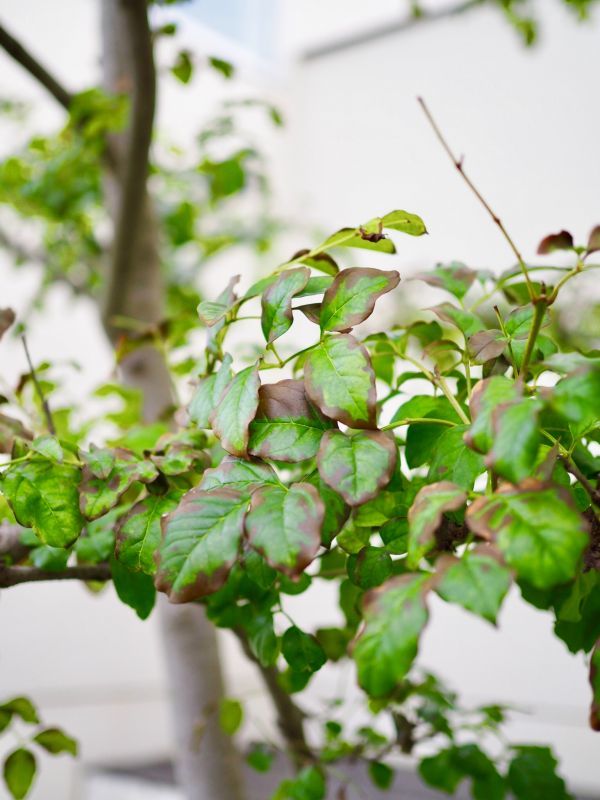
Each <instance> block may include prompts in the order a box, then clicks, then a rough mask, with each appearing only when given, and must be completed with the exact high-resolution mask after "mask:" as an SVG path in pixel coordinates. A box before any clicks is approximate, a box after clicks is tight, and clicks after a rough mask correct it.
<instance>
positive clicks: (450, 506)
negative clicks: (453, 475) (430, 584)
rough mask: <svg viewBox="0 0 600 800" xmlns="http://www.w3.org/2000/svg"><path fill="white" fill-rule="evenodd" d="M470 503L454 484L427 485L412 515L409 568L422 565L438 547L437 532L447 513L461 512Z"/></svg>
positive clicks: (409, 515) (409, 539)
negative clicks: (421, 561)
mask: <svg viewBox="0 0 600 800" xmlns="http://www.w3.org/2000/svg"><path fill="white" fill-rule="evenodd" d="M466 502H467V493H466V492H465V491H464V490H463V489H461V488H460V486H457V485H456V484H454V483H450V481H440V482H439V483H432V484H430V485H429V486H424V487H423V488H422V489H421V490H420V491H419V492H418V494H417V496H416V497H415V499H414V502H413V504H412V506H411V507H410V510H409V512H408V523H409V536H408V565H409V567H410V568H411V569H413V568H415V567H417V566H418V564H419V562H420V560H421V559H422V558H423V556H425V555H427V553H428V552H429V551H430V550H431V549H432V548H433V547H434V546H435V543H436V538H435V534H436V531H437V530H438V529H439V527H440V526H441V524H442V520H443V517H444V513H445V512H446V511H458V509H460V508H462V507H463V506H464V504H465V503H466Z"/></svg>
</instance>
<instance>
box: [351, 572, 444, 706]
mask: <svg viewBox="0 0 600 800" xmlns="http://www.w3.org/2000/svg"><path fill="white" fill-rule="evenodd" d="M428 582H429V576H427V575H402V576H400V577H398V578H392V579H391V580H389V581H388V582H387V583H384V584H383V586H380V587H379V588H377V589H373V590H371V591H370V592H368V593H367V595H366V597H365V601H364V604H363V608H364V619H365V628H364V630H363V632H362V633H361V635H360V636H359V638H358V639H357V640H356V645H355V648H354V653H353V656H354V660H355V661H356V665H357V668H358V680H359V683H360V685H361V686H362V688H363V689H364V690H365V691H366V692H367V693H368V694H370V695H372V696H373V697H381V696H383V695H386V694H388V693H389V692H391V691H392V690H393V689H394V688H395V687H396V686H397V684H398V683H399V682H400V681H401V680H402V679H403V678H404V677H405V675H406V674H407V672H408V670H409V669H410V667H411V666H412V663H413V661H414V659H415V656H416V654H417V650H418V645H419V637H420V635H421V631H422V630H423V628H424V627H425V624H426V623H427V619H428V612H427V607H426V605H425V593H426V591H427V588H428V585H429V584H428Z"/></svg>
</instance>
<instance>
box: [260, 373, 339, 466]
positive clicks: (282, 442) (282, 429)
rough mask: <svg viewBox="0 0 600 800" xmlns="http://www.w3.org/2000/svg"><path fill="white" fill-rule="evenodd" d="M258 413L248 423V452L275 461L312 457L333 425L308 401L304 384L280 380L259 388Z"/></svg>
mask: <svg viewBox="0 0 600 800" xmlns="http://www.w3.org/2000/svg"><path fill="white" fill-rule="evenodd" d="M258 397H259V403H258V412H257V415H256V417H255V418H254V420H253V421H252V422H251V423H250V440H249V444H248V452H249V453H250V454H251V455H253V456H259V457H260V458H269V459H272V460H274V461H289V462H292V463H294V462H297V461H304V460H305V459H307V458H313V456H315V455H316V453H317V450H318V449H319V444H320V442H321V438H322V436H323V432H324V431H326V430H327V429H328V428H331V426H332V424H333V423H332V422H331V421H330V420H328V419H325V418H324V417H323V416H322V415H321V414H320V413H319V412H318V411H317V409H316V408H315V407H314V406H313V405H312V404H311V403H310V402H309V400H308V398H307V396H306V393H305V391H304V384H303V383H302V381H297V380H282V381H279V382H278V383H269V384H265V385H263V386H261V387H260V389H259V393H258Z"/></svg>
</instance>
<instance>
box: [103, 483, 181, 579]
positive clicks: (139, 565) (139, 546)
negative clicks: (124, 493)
mask: <svg viewBox="0 0 600 800" xmlns="http://www.w3.org/2000/svg"><path fill="white" fill-rule="evenodd" d="M176 506H177V498H176V496H175V495H154V494H151V495H148V497H145V498H144V499H143V500H140V501H139V502H138V503H136V504H135V505H134V506H133V507H132V508H131V509H130V510H129V511H128V512H127V514H125V516H124V517H121V519H120V520H119V523H118V526H117V532H116V542H115V556H116V557H117V559H118V560H119V561H120V562H121V563H122V564H123V565H124V566H126V567H127V568H128V569H130V570H134V571H141V572H145V573H146V574H147V575H154V573H155V572H156V563H155V561H154V554H155V553H156V551H157V550H158V548H159V545H160V543H161V527H160V521H161V517H162V516H163V515H164V514H168V513H169V511H172V510H173V509H174V508H176Z"/></svg>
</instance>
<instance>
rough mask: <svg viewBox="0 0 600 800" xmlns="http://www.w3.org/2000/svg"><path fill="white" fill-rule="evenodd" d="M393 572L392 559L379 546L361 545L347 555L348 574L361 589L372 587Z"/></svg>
mask: <svg viewBox="0 0 600 800" xmlns="http://www.w3.org/2000/svg"><path fill="white" fill-rule="evenodd" d="M392 572H393V561H392V559H391V556H390V554H389V553H388V552H386V551H385V550H383V549H382V548H381V547H370V546H367V547H363V549H362V550H360V551H359V552H358V553H353V554H352V555H350V556H349V557H348V576H349V577H350V580H351V581H352V583H355V584H356V585H357V586H360V588H361V589H374V588H375V586H380V585H381V584H382V583H383V582H384V581H386V580H387V579H388V578H389V577H390V576H391V575H392Z"/></svg>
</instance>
